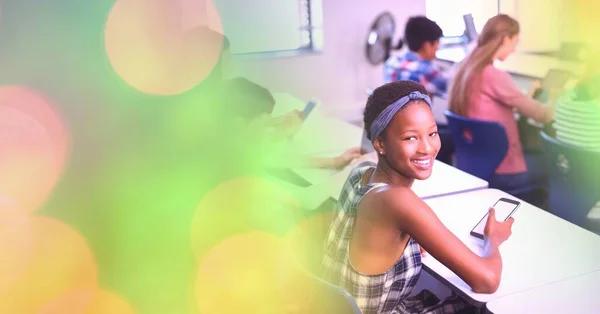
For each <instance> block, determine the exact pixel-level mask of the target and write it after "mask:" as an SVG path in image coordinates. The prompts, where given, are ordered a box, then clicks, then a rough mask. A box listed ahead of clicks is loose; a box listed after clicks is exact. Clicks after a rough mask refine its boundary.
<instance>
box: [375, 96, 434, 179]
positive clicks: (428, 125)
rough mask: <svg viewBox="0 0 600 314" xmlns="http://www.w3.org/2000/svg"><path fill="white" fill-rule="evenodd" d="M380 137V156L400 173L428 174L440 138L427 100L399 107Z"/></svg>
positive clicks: (424, 176)
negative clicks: (381, 137)
mask: <svg viewBox="0 0 600 314" xmlns="http://www.w3.org/2000/svg"><path fill="white" fill-rule="evenodd" d="M380 141H381V143H380V145H381V146H382V147H381V150H383V152H384V156H383V158H385V159H386V160H387V163H388V164H389V165H390V166H391V167H392V168H393V169H394V170H396V171H398V172H399V173H400V174H401V175H403V176H405V177H407V178H410V179H418V180H425V179H427V178H429V176H431V170H432V167H433V161H434V160H435V157H436V156H437V153H438V151H439V150H440V147H441V142H440V138H439V137H438V134H437V124H436V123H435V119H434V117H433V113H432V112H431V108H430V107H429V105H427V103H425V102H423V101H414V102H413V103H410V104H408V105H407V106H406V107H405V108H403V109H402V110H400V111H399V112H398V113H397V114H396V115H395V116H394V118H393V119H392V121H391V122H390V124H389V125H388V127H387V129H386V130H385V136H384V138H383V139H380ZM378 150H379V149H378Z"/></svg>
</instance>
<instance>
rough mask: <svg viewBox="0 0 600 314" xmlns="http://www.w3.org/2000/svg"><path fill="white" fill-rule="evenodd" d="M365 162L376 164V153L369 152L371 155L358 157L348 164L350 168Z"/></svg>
mask: <svg viewBox="0 0 600 314" xmlns="http://www.w3.org/2000/svg"><path fill="white" fill-rule="evenodd" d="M367 160H368V161H372V162H374V163H377V152H371V153H367V154H362V155H359V156H358V158H355V159H354V160H352V162H350V166H354V165H356V164H358V163H361V162H363V161H367Z"/></svg>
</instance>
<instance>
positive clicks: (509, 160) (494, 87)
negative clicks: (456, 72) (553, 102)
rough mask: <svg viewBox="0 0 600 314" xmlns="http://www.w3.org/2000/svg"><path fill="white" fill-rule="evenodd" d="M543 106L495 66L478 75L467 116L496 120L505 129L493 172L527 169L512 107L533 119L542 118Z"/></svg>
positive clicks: (514, 171) (507, 172) (500, 172)
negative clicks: (503, 146)
mask: <svg viewBox="0 0 600 314" xmlns="http://www.w3.org/2000/svg"><path fill="white" fill-rule="evenodd" d="M542 106H543V107H542ZM546 108H549V106H544V105H542V104H541V103H539V102H537V101H535V100H534V99H533V98H531V97H529V96H528V95H526V94H523V93H522V92H521V91H520V90H519V89H518V88H517V85H516V84H515V82H514V81H513V79H512V77H511V76H510V74H508V73H506V72H504V71H501V70H498V69H496V68H495V67H494V66H493V65H488V66H487V67H485V69H484V70H483V72H482V74H481V80H478V81H477V82H476V83H475V85H474V88H473V92H472V95H471V101H470V104H469V106H468V109H467V116H468V117H469V118H473V119H478V120H484V121H493V122H498V123H500V124H502V125H503V126H504V128H505V129H506V134H507V136H508V152H507V154H506V157H504V160H503V161H502V162H501V163H500V165H499V166H498V168H497V169H496V173H497V174H515V173H521V172H525V171H527V165H526V164H525V157H524V155H523V149H522V147H521V139H520V138H519V129H518V127H517V122H516V121H515V116H514V114H513V109H516V110H518V111H519V112H520V113H521V114H523V115H525V116H528V117H530V118H533V119H534V120H537V121H546V120H547V118H546V116H547V111H548V110H546Z"/></svg>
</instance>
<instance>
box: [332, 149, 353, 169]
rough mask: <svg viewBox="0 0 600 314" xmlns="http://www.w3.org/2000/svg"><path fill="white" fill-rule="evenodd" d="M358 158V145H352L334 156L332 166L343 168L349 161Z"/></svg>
mask: <svg viewBox="0 0 600 314" xmlns="http://www.w3.org/2000/svg"><path fill="white" fill-rule="evenodd" d="M358 158H360V147H353V148H350V149H348V150H346V151H345V152H344V153H343V154H341V155H339V156H337V157H335V160H334V162H333V168H335V169H343V168H344V167H346V166H347V165H348V164H350V162H352V161H353V160H356V159H358Z"/></svg>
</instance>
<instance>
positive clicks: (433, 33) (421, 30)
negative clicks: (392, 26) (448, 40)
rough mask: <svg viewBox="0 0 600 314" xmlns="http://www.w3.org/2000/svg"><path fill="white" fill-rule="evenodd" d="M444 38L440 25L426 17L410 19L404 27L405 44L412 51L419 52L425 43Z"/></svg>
mask: <svg viewBox="0 0 600 314" xmlns="http://www.w3.org/2000/svg"><path fill="white" fill-rule="evenodd" d="M442 36H443V32H442V29H441V28H440V27H439V25H437V23H435V22H434V21H432V20H430V19H428V18H426V17H424V16H413V17H411V18H409V19H408V22H406V26H405V27H404V42H406V43H407V44H408V49H410V50H412V51H419V50H420V49H421V47H423V44H424V43H425V42H434V41H436V40H439V39H440V37H442Z"/></svg>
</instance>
